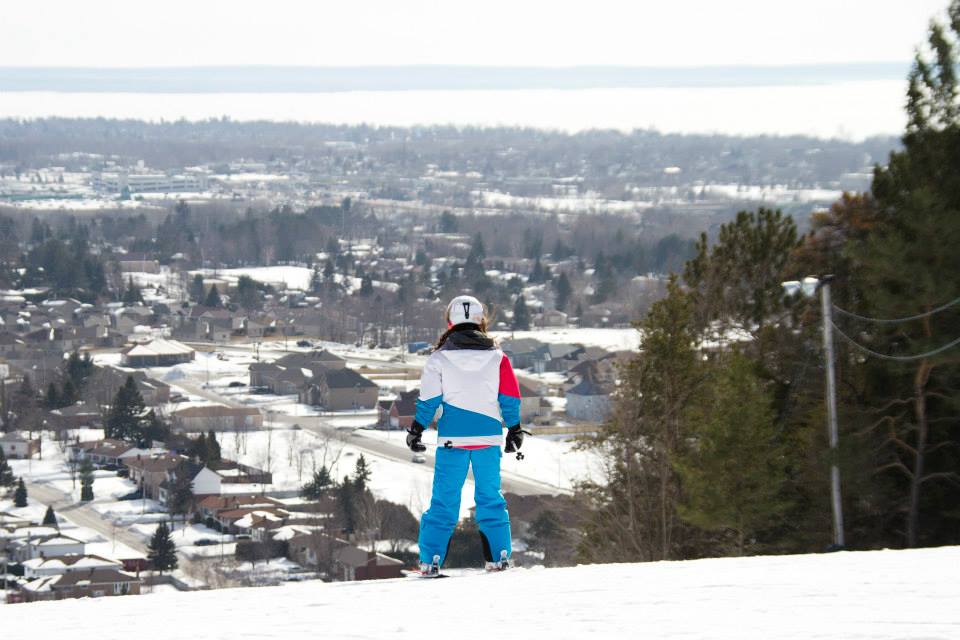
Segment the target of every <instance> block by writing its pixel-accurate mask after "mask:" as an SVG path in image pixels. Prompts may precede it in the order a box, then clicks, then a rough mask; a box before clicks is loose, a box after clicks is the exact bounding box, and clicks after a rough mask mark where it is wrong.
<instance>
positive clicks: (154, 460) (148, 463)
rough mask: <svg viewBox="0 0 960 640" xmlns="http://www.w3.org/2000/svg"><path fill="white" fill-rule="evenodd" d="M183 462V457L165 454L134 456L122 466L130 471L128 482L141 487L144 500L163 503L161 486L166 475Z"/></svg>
mask: <svg viewBox="0 0 960 640" xmlns="http://www.w3.org/2000/svg"><path fill="white" fill-rule="evenodd" d="M184 462H187V458H186V457H185V456H181V455H173V454H169V453H165V454H154V455H150V456H142V455H140V456H136V457H134V458H132V459H128V460H126V461H125V462H124V464H125V465H126V467H127V468H128V469H129V470H130V480H132V481H133V482H135V483H136V484H137V485H139V486H140V487H142V489H143V495H144V497H145V498H149V499H151V500H157V501H159V502H165V499H164V498H162V497H161V485H163V483H164V482H166V481H167V477H168V474H169V473H170V472H171V471H172V470H174V469H176V468H177V467H178V466H180V465H181V464H183V463H184Z"/></svg>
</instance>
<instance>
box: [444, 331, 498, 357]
mask: <svg viewBox="0 0 960 640" xmlns="http://www.w3.org/2000/svg"><path fill="white" fill-rule="evenodd" d="M494 347H495V345H494V343H493V338H491V337H490V336H488V335H486V334H484V333H483V332H481V331H480V330H479V329H476V328H475V327H474V326H473V325H467V326H464V327H463V328H460V327H459V326H458V327H455V328H454V330H453V332H451V333H450V335H449V336H447V339H446V340H445V341H444V343H443V346H441V347H440V351H455V350H460V349H469V350H472V351H488V350H490V349H493V348H494Z"/></svg>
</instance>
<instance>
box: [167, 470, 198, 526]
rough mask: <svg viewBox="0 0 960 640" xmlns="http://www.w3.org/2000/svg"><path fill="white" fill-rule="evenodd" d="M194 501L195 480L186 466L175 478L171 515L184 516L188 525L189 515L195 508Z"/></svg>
mask: <svg viewBox="0 0 960 640" xmlns="http://www.w3.org/2000/svg"><path fill="white" fill-rule="evenodd" d="M193 501H194V494H193V479H192V478H191V477H190V474H189V473H188V471H187V467H186V465H181V467H180V468H178V469H177V470H176V473H175V474H174V478H173V490H172V491H171V493H170V501H169V509H170V515H172V516H176V515H179V516H182V517H183V521H184V524H186V520H187V515H188V514H189V513H190V510H191V509H192V508H193Z"/></svg>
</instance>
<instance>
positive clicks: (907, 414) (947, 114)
mask: <svg viewBox="0 0 960 640" xmlns="http://www.w3.org/2000/svg"><path fill="white" fill-rule="evenodd" d="M949 16H950V22H949V24H948V25H947V26H944V25H941V24H938V23H936V22H934V23H933V24H932V25H931V28H930V33H929V37H928V46H927V47H926V48H924V49H921V50H920V51H919V52H918V54H917V57H916V59H915V61H914V65H913V68H912V70H911V73H910V77H909V87H908V92H907V115H908V126H907V131H906V134H905V135H904V137H903V150H901V151H897V152H894V153H891V155H890V158H889V161H888V162H887V163H886V166H884V167H878V168H876V169H875V171H874V179H873V185H872V192H873V196H874V199H875V201H876V211H877V216H876V217H875V219H874V220H873V221H872V222H873V225H872V227H871V228H870V230H869V233H868V234H865V237H864V238H863V239H854V241H852V242H851V243H850V244H849V245H848V246H847V247H845V249H846V251H847V255H849V256H850V257H851V258H852V261H853V263H854V265H855V267H856V268H855V272H854V281H855V282H856V285H857V286H858V290H859V291H860V292H862V302H863V307H862V309H861V311H862V313H863V314H864V315H867V316H870V317H873V318H902V317H905V316H913V315H916V314H922V313H925V312H931V311H932V310H934V309H936V308H937V307H939V306H940V305H942V304H943V303H944V302H947V301H950V300H954V299H956V298H958V297H960V252H958V251H957V250H956V247H957V246H958V245H960V214H958V212H960V103H958V100H957V93H958V87H957V65H958V63H960V56H958V53H957V51H958V44H957V43H958V41H960V1H958V0H954V1H953V2H951V3H950V8H949ZM958 317H960V316H958V313H957V310H956V308H952V309H949V310H945V311H943V312H941V313H935V314H930V315H927V316H926V317H923V318H920V319H918V320H915V321H910V322H899V323H892V324H879V323H863V322H853V321H850V320H846V321H845V322H844V324H842V325H841V329H843V330H844V331H845V333H846V334H847V335H852V336H856V337H857V341H858V342H861V343H866V344H867V345H868V346H869V348H870V349H872V350H873V351H875V352H878V353H883V354H887V355H892V356H907V357H912V356H914V355H922V354H925V353H931V352H934V351H935V350H937V349H939V348H941V347H943V346H944V345H945V344H948V343H949V342H950V340H951V339H953V338H955V337H956V327H957V323H958ZM857 355H858V357H859V356H860V354H859V353H858V354H857ZM861 370H862V371H863V372H864V373H865V374H866V376H867V378H866V379H867V383H868V384H869V387H868V389H869V392H870V397H869V405H870V408H871V412H872V421H871V424H875V425H879V426H878V427H876V428H875V431H874V433H875V438H876V440H877V442H879V443H882V448H881V450H880V455H879V460H878V461H877V471H878V474H879V476H880V479H881V480H883V481H885V482H887V483H888V484H889V485H890V486H891V488H892V491H891V493H892V496H893V500H892V503H891V504H889V505H888V511H889V512H890V513H902V514H904V520H905V521H904V522H903V524H902V526H898V527H897V528H898V529H899V530H901V531H903V533H904V542H905V543H906V545H907V546H909V547H914V546H918V545H939V544H956V542H957V541H958V540H960V537H958V534H957V532H958V531H960V512H957V511H956V509H955V508H954V505H956V504H958V503H960V476H958V474H957V468H958V456H957V454H956V452H957V451H958V450H960V438H958V436H957V431H956V429H952V430H951V428H950V427H947V426H946V425H948V424H953V425H955V424H956V400H955V397H956V389H957V381H958V380H960V363H958V360H957V350H956V349H951V350H947V351H945V352H942V353H936V354H932V355H930V356H929V357H922V358H915V359H913V360H911V361H906V362H902V363H898V362H889V361H883V360H881V359H879V358H870V357H868V358H867V360H866V362H864V363H863V365H862V367H861ZM947 452H953V453H947ZM898 524H899V523H898Z"/></svg>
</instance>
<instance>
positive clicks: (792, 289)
mask: <svg viewBox="0 0 960 640" xmlns="http://www.w3.org/2000/svg"><path fill="white" fill-rule="evenodd" d="M831 282H833V276H832V275H825V276H821V277H819V278H817V277H814V276H807V277H806V278H804V279H803V280H802V281H797V280H791V281H789V282H784V283H782V286H783V291H784V293H785V294H786V295H787V296H789V297H795V296H796V295H797V293H802V294H803V296H804V297H805V298H808V299H810V298H813V296H814V295H816V293H817V291H819V292H820V308H821V314H820V315H821V316H822V318H823V352H824V358H825V359H826V371H827V433H828V434H829V436H830V457H831V461H830V503H831V505H832V507H833V545H832V548H833V549H837V550H838V549H843V547H844V539H843V504H842V503H841V501H840V462H839V455H838V452H837V448H838V445H839V441H840V436H839V433H838V430H837V382H836V376H835V374H834V370H833V319H832V310H833V304H832V303H831V302H830V283H831Z"/></svg>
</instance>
